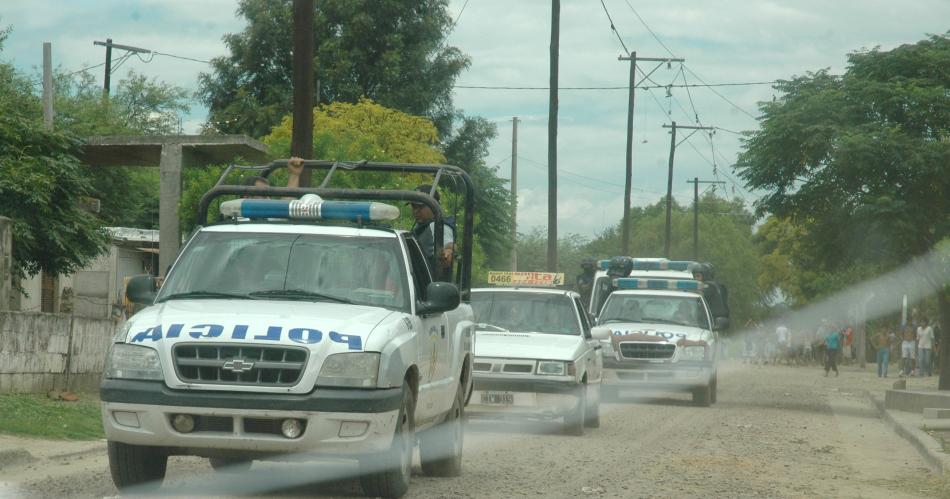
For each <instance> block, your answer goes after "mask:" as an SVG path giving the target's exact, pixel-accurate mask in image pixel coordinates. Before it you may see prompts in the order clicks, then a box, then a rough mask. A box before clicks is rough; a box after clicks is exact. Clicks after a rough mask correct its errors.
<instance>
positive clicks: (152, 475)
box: [108, 440, 168, 491]
mask: <svg viewBox="0 0 950 499" xmlns="http://www.w3.org/2000/svg"><path fill="white" fill-rule="evenodd" d="M108 453H109V471H111V472H112V482H113V483H115V486H116V488H117V489H119V490H120V491H125V490H127V489H129V488H131V487H136V486H142V487H148V488H153V487H154V488H158V486H159V485H161V483H162V480H163V479H164V478H165V470H166V469H167V467H168V455H167V454H165V452H164V451H163V450H162V449H161V448H159V447H148V446H144V445H130V444H123V443H121V442H113V441H111V440H110V441H109V442H108Z"/></svg>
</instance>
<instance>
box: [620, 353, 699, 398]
mask: <svg viewBox="0 0 950 499" xmlns="http://www.w3.org/2000/svg"><path fill="white" fill-rule="evenodd" d="M715 372H716V370H715V366H714V365H713V364H710V363H706V362H703V363H699V362H689V363H686V362H678V363H676V364H672V363H659V362H656V363H654V362H644V361H617V360H614V359H607V358H604V381H603V386H604V387H608V388H610V389H611V390H619V391H620V392H621V393H624V392H629V393H636V392H647V391H689V390H692V389H693V388H699V387H703V386H706V385H708V384H709V382H710V380H711V379H712V377H713V376H714V374H715Z"/></svg>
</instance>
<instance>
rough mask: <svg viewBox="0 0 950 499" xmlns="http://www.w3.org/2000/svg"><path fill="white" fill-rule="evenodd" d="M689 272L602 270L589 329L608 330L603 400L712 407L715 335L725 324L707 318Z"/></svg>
mask: <svg viewBox="0 0 950 499" xmlns="http://www.w3.org/2000/svg"><path fill="white" fill-rule="evenodd" d="M691 264H694V262H685V261H668V260H661V259H633V258H626V257H619V258H614V259H612V260H611V261H610V262H609V264H608V265H607V266H609V267H610V268H608V270H607V274H608V276H609V277H611V280H610V288H609V290H608V292H607V293H605V294H606V295H607V296H606V297H605V298H604V304H603V307H602V308H601V309H600V310H599V313H598V316H597V324H598V325H599V326H602V327H607V328H609V329H610V339H609V340H608V341H604V342H603V347H604V348H603V357H604V389H605V390H606V391H608V392H609V393H610V394H611V395H614V394H616V395H625V394H640V393H643V392H645V391H686V392H689V393H690V394H691V395H692V399H693V402H694V403H695V404H696V405H700V406H708V405H710V404H712V403H714V402H715V401H716V392H717V387H718V365H719V346H720V343H719V335H718V331H719V330H721V329H724V328H725V327H727V326H728V318H725V317H718V318H716V317H713V315H712V314H711V313H710V308H709V306H708V304H707V303H706V300H705V299H704V298H703V294H702V292H703V287H704V286H707V284H704V283H702V282H700V281H697V280H693V279H692V275H691V274H689V273H688V272H687V271H686V269H687V268H689V266H690V265H691ZM677 274H679V275H677ZM613 276H630V277H613Z"/></svg>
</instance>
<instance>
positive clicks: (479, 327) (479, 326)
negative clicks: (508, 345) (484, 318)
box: [475, 322, 511, 333]
mask: <svg viewBox="0 0 950 499" xmlns="http://www.w3.org/2000/svg"><path fill="white" fill-rule="evenodd" d="M489 328H490V329H489ZM475 329H477V330H479V331H493V332H497V333H510V332H511V331H509V330H507V329H505V328H503V327H501V326H496V325H494V324H488V323H487V322H479V323H478V324H475Z"/></svg>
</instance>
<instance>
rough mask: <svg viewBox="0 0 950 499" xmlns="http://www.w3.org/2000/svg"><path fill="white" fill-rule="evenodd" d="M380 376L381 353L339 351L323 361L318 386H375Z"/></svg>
mask: <svg viewBox="0 0 950 499" xmlns="http://www.w3.org/2000/svg"><path fill="white" fill-rule="evenodd" d="M378 377H379V353H374V352H360V353H337V354H333V355H330V356H328V357H327V358H326V360H324V361H323V367H322V368H321V369H320V375H319V376H317V383H316V384H317V386H350V387H356V388H373V387H375V386H376V380H377V378H378Z"/></svg>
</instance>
